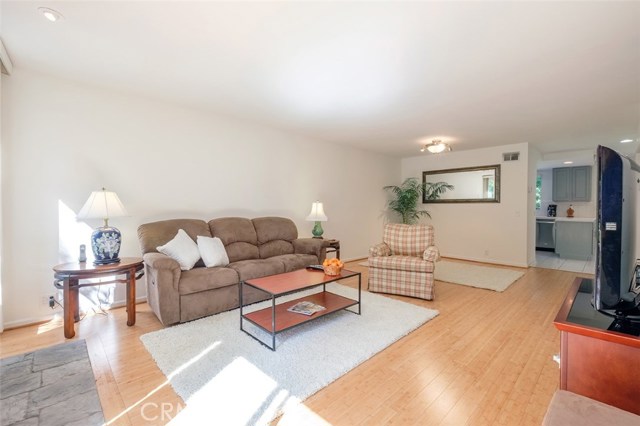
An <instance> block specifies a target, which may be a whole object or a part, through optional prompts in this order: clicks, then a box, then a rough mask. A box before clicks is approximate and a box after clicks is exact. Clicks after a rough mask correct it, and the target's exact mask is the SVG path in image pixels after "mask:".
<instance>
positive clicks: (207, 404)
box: [140, 283, 438, 426]
mask: <svg viewBox="0 0 640 426" xmlns="http://www.w3.org/2000/svg"><path fill="white" fill-rule="evenodd" d="M327 289H328V290H331V291H332V292H334V293H338V294H341V295H344V296H347V297H351V298H357V289H353V288H350V287H346V286H342V285H340V284H335V283H332V284H329V285H327ZM317 291H318V290H312V291H311V292H317ZM301 294H304V293H296V294H294V295H291V296H290V297H289V296H288V297H283V298H280V299H278V300H279V301H281V300H286V299H288V298H296V297H300V295H301ZM270 303H271V302H270V301H268V302H261V303H259V304H256V305H252V307H251V308H252V310H253V309H258V308H262V307H265V306H268V305H270ZM351 309H354V308H353V307H352V308H351ZM356 309H357V307H356ZM436 315H438V311H435V310H432V309H426V308H421V307H419V306H416V305H412V304H409V303H405V302H401V301H398V300H394V299H391V298H388V297H385V296H381V295H376V294H372V293H369V292H366V291H363V292H362V315H356V314H354V313H351V312H345V311H340V312H336V313H334V314H332V315H328V316H326V317H323V318H320V319H318V320H315V321H312V322H310V323H307V324H305V325H301V326H299V327H296V328H293V329H291V330H288V331H286V332H283V333H280V334H278V335H277V337H276V351H275V352H273V351H271V350H270V349H268V348H266V347H265V346H263V345H261V344H260V343H258V342H256V341H255V340H254V339H252V338H251V337H249V336H247V335H246V334H245V333H244V332H242V331H240V328H239V327H240V313H239V311H238V310H237V309H235V310H233V311H229V312H224V313H221V314H218V315H213V316H210V317H206V318H202V319H200V320H197V321H193V322H189V323H185V324H180V325H177V326H173V327H169V328H166V329H163V330H160V331H156V332H153V333H148V334H145V335H143V336H141V338H140V339H141V340H142V342H143V343H144V345H145V347H146V348H147V350H148V351H149V352H150V353H151V356H152V357H153V359H154V360H155V361H156V363H157V364H158V366H159V367H160V369H161V370H162V372H163V373H164V374H165V375H166V376H167V378H168V379H169V381H170V383H171V385H172V386H173V388H174V390H175V391H176V393H177V394H178V395H180V397H182V399H183V400H184V401H185V402H186V407H185V408H184V409H183V410H182V411H181V412H180V413H179V414H178V416H176V417H175V418H174V419H173V421H172V423H171V424H185V425H187V424H202V422H203V421H205V422H206V424H212V425H225V426H230V425H256V424H258V425H262V424H267V423H268V422H269V421H271V420H272V419H273V418H275V417H277V416H278V414H280V413H286V412H287V411H288V410H292V411H293V410H294V409H295V408H296V406H298V405H299V404H300V402H302V401H303V400H304V399H306V398H308V397H309V396H310V395H312V394H314V393H316V392H317V391H318V390H320V389H322V388H323V387H325V386H326V385H328V384H329V383H331V382H333V381H334V380H336V379H337V378H339V377H340V376H342V375H343V374H345V373H347V372H348V371H350V370H351V369H353V368H354V367H356V366H357V365H359V364H361V363H362V362H364V361H365V360H367V359H368V358H370V357H371V356H373V355H374V354H376V353H378V352H379V351H381V350H382V349H384V348H386V347H387V346H389V345H390V344H392V343H393V342H395V341H397V340H398V339H400V338H401V337H403V336H405V335H407V334H409V333H410V332H411V331H413V330H414V329H416V328H417V327H419V326H420V325H422V324H424V323H425V322H427V321H429V320H430V319H432V318H433V317H435V316H436ZM244 324H245V328H248V327H249V326H250V324H249V323H248V322H247V321H245V322H244ZM252 331H254V332H255V331H256V330H255V329H252ZM262 337H263V341H268V342H270V340H268V339H270V337H269V336H268V335H267V334H262Z"/></svg>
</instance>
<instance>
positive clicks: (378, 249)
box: [369, 243, 391, 257]
mask: <svg viewBox="0 0 640 426" xmlns="http://www.w3.org/2000/svg"><path fill="white" fill-rule="evenodd" d="M382 256H391V248H389V246H388V245H386V244H385V243H380V244H376V245H375V246H373V247H370V248H369V257H382Z"/></svg>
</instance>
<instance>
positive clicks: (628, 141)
mask: <svg viewBox="0 0 640 426" xmlns="http://www.w3.org/2000/svg"><path fill="white" fill-rule="evenodd" d="M631 142H633V139H623V140H621V141H620V143H631Z"/></svg>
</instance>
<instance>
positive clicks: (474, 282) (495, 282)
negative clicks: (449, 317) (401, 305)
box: [358, 260, 524, 291]
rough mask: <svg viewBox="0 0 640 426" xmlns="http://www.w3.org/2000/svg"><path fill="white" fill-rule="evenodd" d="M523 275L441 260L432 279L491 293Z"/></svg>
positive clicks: (503, 288) (505, 286)
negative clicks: (481, 289)
mask: <svg viewBox="0 0 640 426" xmlns="http://www.w3.org/2000/svg"><path fill="white" fill-rule="evenodd" d="M358 265H362V266H369V262H360V263H358ZM523 275H524V272H520V271H514V270H512V269H503V268H494V267H492V266H478V265H471V264H468V263H461V262H450V261H447V260H441V261H439V262H438V263H436V271H435V274H434V278H435V279H436V280H438V281H444V282H447V283H453V284H462V285H467V286H469V287H478V288H484V289H487V290H493V291H505V290H506V289H507V288H508V287H509V286H510V285H511V284H513V283H514V282H516V281H517V280H518V279H519V278H520V277H522V276H523Z"/></svg>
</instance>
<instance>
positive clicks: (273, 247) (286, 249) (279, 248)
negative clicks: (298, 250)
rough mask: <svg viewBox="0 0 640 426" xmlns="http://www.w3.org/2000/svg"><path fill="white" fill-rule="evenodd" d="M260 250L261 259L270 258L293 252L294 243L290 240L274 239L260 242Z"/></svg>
mask: <svg viewBox="0 0 640 426" xmlns="http://www.w3.org/2000/svg"><path fill="white" fill-rule="evenodd" d="M258 250H259V252H260V259H269V258H271V257H273V256H280V255H283V254H293V244H292V243H291V242H289V241H284V240H274V241H269V242H268V243H264V244H260V246H259V247H258Z"/></svg>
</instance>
